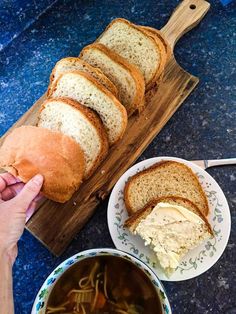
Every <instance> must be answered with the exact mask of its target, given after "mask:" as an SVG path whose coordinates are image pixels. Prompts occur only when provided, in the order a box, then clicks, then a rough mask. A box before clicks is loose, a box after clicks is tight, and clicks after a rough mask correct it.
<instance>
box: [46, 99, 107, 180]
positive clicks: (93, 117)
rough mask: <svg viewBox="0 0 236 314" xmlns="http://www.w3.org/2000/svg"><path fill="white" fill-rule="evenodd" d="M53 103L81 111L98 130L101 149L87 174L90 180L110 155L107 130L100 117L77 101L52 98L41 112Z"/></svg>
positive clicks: (86, 176) (86, 177)
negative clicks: (63, 104) (61, 103)
mask: <svg viewBox="0 0 236 314" xmlns="http://www.w3.org/2000/svg"><path fill="white" fill-rule="evenodd" d="M52 101H58V102H63V103H66V104H67V105H69V106H71V107H73V108H75V109H76V110H78V111H80V113H81V114H82V115H83V116H84V118H85V119H86V120H87V121H88V123H90V124H92V125H93V127H94V128H95V129H96V132H97V133H98V136H99V138H100V144H101V149H100V152H99V155H98V156H97V158H96V159H95V161H94V164H93V166H92V167H91V168H90V169H89V171H88V172H87V173H85V177H84V178H85V179H88V178H89V177H90V176H91V175H92V174H93V173H94V171H95V170H96V169H97V167H98V166H99V165H100V163H101V162H102V161H103V160H104V159H105V157H106V156H107V154H108V148H109V144H108V138H107V133H106V130H105V128H104V126H103V124H102V121H101V120H100V118H99V116H98V115H97V114H96V113H95V112H93V111H92V110H91V109H89V108H87V107H85V106H83V105H81V104H80V103H79V102H77V101H75V100H72V99H69V98H65V97H60V98H50V99H47V100H45V101H44V103H43V104H42V106H41V108H40V112H41V111H43V109H44V108H45V107H46V106H47V104H48V103H50V102H52Z"/></svg>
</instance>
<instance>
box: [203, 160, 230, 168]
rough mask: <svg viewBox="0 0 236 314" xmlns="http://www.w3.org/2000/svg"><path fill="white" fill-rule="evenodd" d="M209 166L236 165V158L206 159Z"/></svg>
mask: <svg viewBox="0 0 236 314" xmlns="http://www.w3.org/2000/svg"><path fill="white" fill-rule="evenodd" d="M206 163H207V168H209V167H215V166H225V165H236V158H228V159H213V160H206Z"/></svg>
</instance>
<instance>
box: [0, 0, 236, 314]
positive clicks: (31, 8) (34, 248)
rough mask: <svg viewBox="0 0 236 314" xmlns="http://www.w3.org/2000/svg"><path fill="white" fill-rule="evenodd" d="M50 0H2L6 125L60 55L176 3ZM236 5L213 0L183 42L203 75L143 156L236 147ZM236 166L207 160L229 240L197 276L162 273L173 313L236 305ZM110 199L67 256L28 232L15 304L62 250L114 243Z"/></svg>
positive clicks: (20, 310) (27, 301)
mask: <svg viewBox="0 0 236 314" xmlns="http://www.w3.org/2000/svg"><path fill="white" fill-rule="evenodd" d="M52 2H53V1H49V0H45V1H37V7H38V8H37V9H36V5H35V3H36V2H34V1H32V2H30V1H20V0H19V1H0V16H1V24H0V27H1V28H0V29H1V31H0V44H1V45H2V48H3V49H2V51H1V52H0V88H1V93H0V135H2V134H3V133H4V132H5V131H6V130H7V129H8V128H9V127H10V126H11V125H12V124H13V123H14V122H15V121H16V120H17V119H18V118H19V117H20V116H21V115H22V114H23V113H24V112H25V111H26V110H27V109H28V108H29V107H30V106H31V105H32V104H33V103H34V102H35V100H37V99H38V98H39V97H40V96H41V95H42V94H43V93H44V91H45V90H46V88H47V84H48V77H49V74H50V71H51V69H52V68H53V65H54V63H55V62H56V61H57V60H58V59H60V58H61V57H64V56H69V55H70V56H75V55H78V53H79V51H80V50H81V48H82V47H83V46H84V45H86V44H88V43H90V42H91V41H93V40H94V39H95V38H96V36H97V35H98V34H100V33H101V32H102V30H103V29H104V27H105V26H106V25H107V24H108V23H109V22H110V21H111V20H112V19H113V18H115V17H125V18H128V19H130V20H132V21H133V22H136V23H139V24H147V25H150V26H154V27H156V28H161V26H162V25H164V24H165V23H166V21H167V20H168V17H169V15H170V13H171V12H172V10H173V9H174V8H175V7H176V5H177V3H178V2H177V1H175V0H170V1H164V0H162V1H155V0H150V1H144V0H143V1H141V0H132V1H130V0H120V1H109V5H108V1H105V0H97V1H92V0H90V1H85V0H83V1H82V0H81V1H75V0H73V1H69V0H68V1H62V0H59V1H55V2H54V3H53V5H51V6H50V4H51V3H52ZM39 3H40V4H39ZM27 5H28V6H27ZM4 8H5V9H6V8H8V12H13V13H14V15H13V14H10V13H8V12H5V11H4ZM14 8H17V10H18V11H19V10H20V9H21V8H22V9H21V11H22V12H26V11H27V12H30V13H28V14H26V15H27V16H26V17H25V18H24V21H23V22H22V23H20V22H19V23H18V21H17V14H16V12H14V11H15V10H14ZM26 8H27V9H26ZM42 11H43V14H41V12H42ZM235 12H236V11H235V1H234V2H232V3H231V4H230V5H229V6H227V7H226V8H224V7H223V6H222V5H221V4H220V2H219V1H212V7H211V10H210V11H209V13H208V14H207V15H206V17H205V18H204V20H203V21H202V23H201V24H200V25H199V26H198V27H197V28H195V29H194V30H192V31H191V32H190V33H188V34H186V36H184V37H183V38H182V39H181V40H180V41H179V43H178V44H177V47H176V51H175V55H176V58H177V60H178V62H179V63H180V64H181V65H182V66H183V67H184V68H185V69H186V70H187V71H189V72H190V73H192V74H194V75H196V76H198V77H199V78H200V84H199V85H198V87H197V88H196V89H195V90H194V92H193V93H192V94H191V96H190V97H189V98H188V99H187V100H186V101H185V103H184V105H183V106H182V107H181V108H180V109H179V110H178V111H177V112H176V113H175V115H174V116H173V117H172V119H171V120H170V121H169V122H168V123H167V125H166V126H165V127H164V129H163V130H162V132H161V133H160V134H159V135H158V137H157V138H156V139H155V140H154V141H153V142H152V144H151V145H150V146H149V147H148V148H147V150H146V151H145V153H144V154H143V155H142V156H141V158H140V160H142V159H145V158H149V157H153V156H161V155H166V156H168V155H169V156H178V157H182V158H185V159H189V160H192V159H203V158H205V159H210V158H223V157H225V158H226V157H235V156H236V94H235V91H236V78H235V70H236V60H235V51H236V33H235V29H236V13H235ZM15 14H16V15H15ZM38 16H39V18H38ZM7 17H8V20H7V21H6V18H7ZM18 19H19V16H18ZM4 25H5V26H4ZM22 30H24V31H22ZM15 34H16V35H15ZM14 35H15V36H14ZM13 37H15V38H14V40H12V38H13ZM6 45H7V46H6ZM235 169H236V168H235V167H224V168H215V169H210V170H209V173H210V174H211V175H213V177H214V178H215V179H216V180H217V181H218V183H219V184H220V186H221V187H222V189H223V191H224V193H225V195H226V197H227V199H228V201H229V205H230V208H231V214H232V231H231V237H230V241H229V244H228V246H227V249H226V251H225V252H224V254H223V256H222V257H221V259H220V260H219V261H218V262H217V264H216V265H215V266H214V267H213V268H212V269H210V270H209V271H208V272H207V273H205V274H203V275H201V276H199V277H198V278H195V279H192V280H188V281H186V282H179V283H164V286H165V288H166V290H167V294H168V296H169V298H170V302H171V305H172V308H173V313H174V314H182V313H193V314H207V313H213V314H222V313H226V314H232V313H236V299H235V295H236V286H235V282H236V272H235V243H236V227H235V226H236V216H235V207H236V195H235V191H236V189H235V187H236V170H235ZM106 207H107V202H104V203H103V204H102V206H101V207H100V208H98V210H97V212H96V214H95V216H94V217H93V218H92V219H91V220H90V222H89V223H88V224H87V225H86V226H85V227H84V229H83V230H82V231H81V232H80V234H79V235H78V236H77V237H76V238H75V239H74V240H73V242H72V244H71V245H70V246H69V248H68V250H67V251H66V252H65V253H64V254H63V255H62V256H61V257H60V258H56V257H54V256H52V255H51V254H50V253H49V252H48V251H47V249H45V248H44V247H43V246H42V245H41V244H40V243H39V242H38V241H37V240H36V239H34V238H33V237H32V236H31V235H30V234H29V233H28V232H25V233H24V235H23V237H22V239H21V240H20V242H19V257H18V259H17V261H16V264H15V266H14V296H15V307H16V314H25V313H26V314H28V313H30V310H31V306H32V304H33V300H34V298H35V296H36V293H37V291H38V289H39V288H40V286H41V284H42V283H43V281H44V280H45V278H46V276H47V275H48V274H49V273H50V272H51V271H52V270H53V268H54V267H55V266H56V265H57V264H59V263H60V262H61V261H62V260H64V259H65V258H67V257H69V256H70V255H72V254H74V253H76V252H78V251H81V250H83V249H88V248H93V247H103V246H105V247H113V244H112V241H111V239H110V236H109V232H108V228H107V223H106Z"/></svg>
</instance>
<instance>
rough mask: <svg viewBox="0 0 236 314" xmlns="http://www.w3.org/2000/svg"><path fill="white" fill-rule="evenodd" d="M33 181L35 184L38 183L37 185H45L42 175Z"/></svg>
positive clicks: (38, 175) (35, 177)
mask: <svg viewBox="0 0 236 314" xmlns="http://www.w3.org/2000/svg"><path fill="white" fill-rule="evenodd" d="M32 181H33V182H34V183H36V184H37V185H42V183H43V176H42V175H41V174H37V175H36V176H34V177H33V178H32Z"/></svg>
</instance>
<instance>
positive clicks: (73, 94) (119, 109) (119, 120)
mask: <svg viewBox="0 0 236 314" xmlns="http://www.w3.org/2000/svg"><path fill="white" fill-rule="evenodd" d="M49 96H50V97H52V98H57V97H65V98H70V99H73V100H75V101H77V102H79V103H80V104H82V105H83V106H85V107H88V108H90V109H93V110H94V111H96V113H97V114H98V115H99V116H100V118H101V120H102V123H103V125H104V127H105V129H106V131H107V134H108V140H109V143H110V144H114V143H115V142H117V141H118V140H119V139H121V138H122V136H123V134H124V132H125V129H126V126H127V112H126V109H125V107H124V106H123V105H122V104H121V103H120V102H119V101H118V99H117V98H116V97H115V96H114V95H113V94H112V93H111V92H109V91H108V90H107V89H106V88H105V87H104V86H103V85H101V84H100V83H98V82H97V81H96V80H95V79H94V78H93V77H92V76H90V75H89V74H87V73H84V72H81V71H72V72H66V73H64V74H61V75H60V76H59V78H58V79H57V81H56V83H55V85H54V87H53V89H52V91H51V93H50V95H49Z"/></svg>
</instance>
